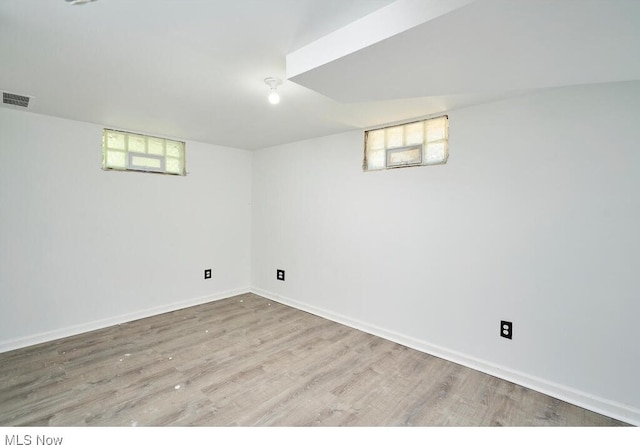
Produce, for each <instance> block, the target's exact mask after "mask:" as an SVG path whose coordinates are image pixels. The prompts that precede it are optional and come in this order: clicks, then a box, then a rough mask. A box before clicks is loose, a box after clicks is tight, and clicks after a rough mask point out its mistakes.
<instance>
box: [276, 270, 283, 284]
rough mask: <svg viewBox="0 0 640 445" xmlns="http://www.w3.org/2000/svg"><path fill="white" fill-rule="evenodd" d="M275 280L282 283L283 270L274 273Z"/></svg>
mask: <svg viewBox="0 0 640 445" xmlns="http://www.w3.org/2000/svg"><path fill="white" fill-rule="evenodd" d="M276 278H277V279H278V280H280V281H284V270H282V269H278V271H277V272H276Z"/></svg>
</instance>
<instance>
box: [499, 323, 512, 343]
mask: <svg viewBox="0 0 640 445" xmlns="http://www.w3.org/2000/svg"><path fill="white" fill-rule="evenodd" d="M512 335H513V323H512V322H510V321H504V320H502V321H501V322H500V337H504V338H508V339H509V340H511V336H512Z"/></svg>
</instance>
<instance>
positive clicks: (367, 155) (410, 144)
mask: <svg viewBox="0 0 640 445" xmlns="http://www.w3.org/2000/svg"><path fill="white" fill-rule="evenodd" d="M439 119H442V120H444V124H443V126H442V128H441V130H439V131H440V132H442V136H443V137H441V138H439V139H432V140H429V135H428V126H429V124H428V122H429V121H435V120H439ZM416 124H421V128H422V135H421V136H420V138H421V142H419V143H416V142H415V141H413V140H411V141H408V140H407V133H406V129H408V128H409V127H410V126H413V125H416ZM381 131H382V132H384V133H383V138H384V140H383V142H382V148H376V149H372V148H371V147H370V137H373V133H374V132H381ZM398 131H399V132H401V133H402V144H405V145H397V144H396V143H393V142H390V137H389V136H390V135H391V136H392V137H396V138H397V132H398ZM418 131H419V130H418ZM392 132H394V133H396V134H395V135H394V134H393V133H392ZM417 134H418V135H420V133H419V132H418V133H417ZM414 135H415V133H414ZM379 137H380V135H379V134H378V138H379ZM377 144H380V141H379V140H378V142H377ZM437 145H443V148H444V154H443V156H442V159H441V160H439V161H437V162H429V156H428V154H429V151H428V150H429V147H430V146H431V147H434V148H435V147H436V146H437ZM416 147H420V148H421V151H420V155H419V160H416V161H404V162H396V163H390V162H389V161H390V157H391V156H390V155H393V154H397V153H402V152H408V151H410V150H413V149H415V148H416ZM375 152H377V154H378V156H377V158H378V161H376V163H377V164H376V165H374V166H373V167H372V162H370V160H371V159H372V156H371V155H372V154H373V153H375ZM382 153H384V156H383V158H384V164H383V165H382V164H381V163H380V161H379V160H380V159H382V157H381V155H382ZM431 153H433V152H431ZM448 159H449V116H448V115H446V114H444V115H440V116H433V117H428V118H423V119H418V120H412V121H407V122H403V123H399V124H394V125H387V126H384V127H376V128H371V129H369V130H365V132H364V159H363V162H362V170H363V171H364V172H370V171H380V170H391V169H397V168H404V167H426V166H432V165H443V164H446V163H447V161H448Z"/></svg>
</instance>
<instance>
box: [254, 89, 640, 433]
mask: <svg viewBox="0 0 640 445" xmlns="http://www.w3.org/2000/svg"><path fill="white" fill-rule="evenodd" d="M449 118H450V158H449V162H448V163H447V164H446V165H444V166H432V167H417V168H405V169H398V170H393V171H382V172H368V173H363V172H362V169H361V164H362V145H363V143H362V140H363V135H362V132H361V131H354V132H349V133H345V134H339V135H335V136H330V137H325V138H320V139H314V140H309V141H303V142H299V143H294V144H288V145H284V146H278V147H271V148H268V149H264V150H260V151H258V152H256V153H255V155H254V158H253V203H254V204H253V221H252V224H253V228H252V237H253V246H252V283H253V286H254V290H255V291H256V292H257V293H259V294H262V295H264V296H269V297H271V298H274V299H277V300H281V301H283V302H287V303H289V304H291V305H294V306H297V307H300V308H304V309H307V310H309V311H310V312H315V313H317V314H321V315H324V316H327V317H329V318H333V319H335V320H339V321H341V322H344V323H347V324H350V325H352V326H356V327H359V328H361V329H363V330H366V331H370V332H373V333H377V334H379V335H382V336H385V337H387V338H391V339H394V340H396V341H399V342H401V343H404V344H407V345H409V346H413V347H416V348H418V349H422V350H424V351H427V352H431V353H434V354H437V355H440V356H442V357H446V358H449V359H453V360H454V361H458V362H460V363H464V364H467V365H469V366H472V367H475V368H477V369H481V370H484V371H486V372H489V373H492V374H494V375H498V376H502V377H504V378H508V379H510V380H512V381H516V382H519V383H523V384H526V385H527V386H529V387H532V388H535V389H538V390H541V391H543V392H547V393H549V394H552V395H555V396H557V397H560V398H563V399H565V400H569V401H572V402H574V403H578V404H580V405H582V406H585V407H588V408H591V409H594V410H596V411H599V412H603V413H605V414H610V415H612V416H614V417H617V418H621V419H623V420H628V421H632V422H635V423H640V390H639V388H640V387H639V380H638V376H640V348H639V347H638V344H637V341H638V339H639V338H640V323H638V322H637V317H638V314H640V286H639V285H638V281H637V276H638V271H639V270H640V237H639V236H638V230H639V228H640V145H639V144H640V83H639V82H633V83H619V84H609V85H600V86H590V87H575V88H567V89H558V90H553V91H547V92H542V93H538V94H534V95H529V96H524V97H518V98H512V99H509V100H505V101H501V102H496V103H492V104H487V105H480V106H475V107H470V108H466V109H460V110H456V111H452V112H450V113H449ZM278 268H281V269H285V271H286V274H287V275H286V281H284V282H282V281H277V280H276V269H278ZM502 319H504V320H510V321H513V323H514V331H513V332H514V338H513V340H511V341H509V340H506V339H503V338H500V337H499V321H500V320H502Z"/></svg>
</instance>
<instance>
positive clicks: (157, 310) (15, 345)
mask: <svg viewBox="0 0 640 445" xmlns="http://www.w3.org/2000/svg"><path fill="white" fill-rule="evenodd" d="M247 292H250V289H249V288H240V289H233V290H229V291H225V292H219V293H216V294H213V295H207V296H203V297H197V298H192V299H189V300H183V301H179V302H176V303H171V304H167V305H162V306H156V307H154V308H150V309H145V310H142V311H137V312H132V313H129V314H123V315H119V316H117V317H110V318H105V319H102V320H96V321H92V322H89V323H82V324H78V325H75V326H70V327H66V328H62V329H55V330H53V331H48V332H42V333H40V334H36V335H31V336H28V337H22V338H18V339H13V340H8V341H5V342H2V343H0V353H1V352H7V351H13V350H15V349H20V348H24V347H27V346H33V345H37V344H40V343H45V342H48V341H52V340H59V339H61V338H65V337H70V336H72V335H78V334H84V333H86V332H90V331H95V330H97V329H102V328H107V327H110V326H115V325H117V324H122V323H128V322H130V321H134V320H140V319H142V318H147V317H152V316H154V315H160V314H165V313H167V312H172V311H176V310H178V309H185V308H188V307H192V306H197V305H199V304H204V303H209V302H212V301H217V300H222V299H224V298H229V297H233V296H235V295H240V294H244V293H247Z"/></svg>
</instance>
